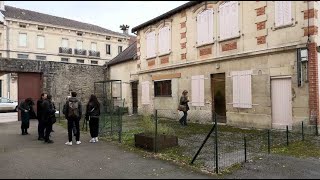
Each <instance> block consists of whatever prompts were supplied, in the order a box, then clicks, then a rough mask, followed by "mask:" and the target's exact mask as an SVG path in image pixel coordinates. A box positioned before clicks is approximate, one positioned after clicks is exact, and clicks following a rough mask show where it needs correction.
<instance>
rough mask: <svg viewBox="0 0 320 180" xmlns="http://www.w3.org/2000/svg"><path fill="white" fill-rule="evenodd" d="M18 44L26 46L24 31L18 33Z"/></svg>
mask: <svg viewBox="0 0 320 180" xmlns="http://www.w3.org/2000/svg"><path fill="white" fill-rule="evenodd" d="M19 46H20V47H27V34H26V33H20V34H19Z"/></svg>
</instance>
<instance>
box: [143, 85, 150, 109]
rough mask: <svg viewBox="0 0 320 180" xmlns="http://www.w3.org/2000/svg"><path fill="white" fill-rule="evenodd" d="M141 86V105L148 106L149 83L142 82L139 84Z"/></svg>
mask: <svg viewBox="0 0 320 180" xmlns="http://www.w3.org/2000/svg"><path fill="white" fill-rule="evenodd" d="M141 85H142V88H141V90H142V94H143V96H141V103H142V104H150V92H149V90H150V88H149V86H150V83H149V81H144V82H142V83H141Z"/></svg>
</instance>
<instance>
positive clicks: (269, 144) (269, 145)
mask: <svg viewBox="0 0 320 180" xmlns="http://www.w3.org/2000/svg"><path fill="white" fill-rule="evenodd" d="M270 147H271V143H270V130H269V129H268V154H270Z"/></svg>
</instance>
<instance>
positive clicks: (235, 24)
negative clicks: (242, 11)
mask: <svg viewBox="0 0 320 180" xmlns="http://www.w3.org/2000/svg"><path fill="white" fill-rule="evenodd" d="M228 22H231V23H230V24H231V26H232V28H231V29H230V30H231V37H236V36H238V35H239V5H238V1H231V2H230V21H228Z"/></svg>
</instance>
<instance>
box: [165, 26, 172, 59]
mask: <svg viewBox="0 0 320 180" xmlns="http://www.w3.org/2000/svg"><path fill="white" fill-rule="evenodd" d="M165 47H166V48H165V52H166V53H169V52H170V49H171V29H170V27H169V26H168V27H167V29H166V46H165Z"/></svg>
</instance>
